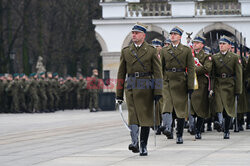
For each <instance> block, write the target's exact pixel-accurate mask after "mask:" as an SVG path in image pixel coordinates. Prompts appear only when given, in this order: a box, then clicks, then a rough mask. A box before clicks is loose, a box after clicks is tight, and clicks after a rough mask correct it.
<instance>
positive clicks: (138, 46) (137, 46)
mask: <svg viewBox="0 0 250 166" xmlns="http://www.w3.org/2000/svg"><path fill="white" fill-rule="evenodd" d="M134 45H135V47H136V48H140V47H141V45H142V44H140V45H137V44H136V43H134Z"/></svg>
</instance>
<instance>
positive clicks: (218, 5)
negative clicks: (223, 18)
mask: <svg viewBox="0 0 250 166" xmlns="http://www.w3.org/2000/svg"><path fill="white" fill-rule="evenodd" d="M195 8H196V11H195V15H196V16H205V15H241V4H240V3H239V2H237V1H217V2H216V1H203V2H196V4H195Z"/></svg>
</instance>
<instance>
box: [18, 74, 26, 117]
mask: <svg viewBox="0 0 250 166" xmlns="http://www.w3.org/2000/svg"><path fill="white" fill-rule="evenodd" d="M19 77H20V79H19V92H18V94H19V108H20V111H21V112H26V110H27V107H26V95H25V88H26V85H27V83H26V80H25V77H26V76H25V74H23V73H22V74H20V76H19Z"/></svg>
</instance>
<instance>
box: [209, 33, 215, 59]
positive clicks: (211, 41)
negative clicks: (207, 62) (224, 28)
mask: <svg viewBox="0 0 250 166" xmlns="http://www.w3.org/2000/svg"><path fill="white" fill-rule="evenodd" d="M209 34H210V43H211V52H212V55H213V54H214V51H213V47H212V45H213V40H212V32H211V31H210V33H209Z"/></svg>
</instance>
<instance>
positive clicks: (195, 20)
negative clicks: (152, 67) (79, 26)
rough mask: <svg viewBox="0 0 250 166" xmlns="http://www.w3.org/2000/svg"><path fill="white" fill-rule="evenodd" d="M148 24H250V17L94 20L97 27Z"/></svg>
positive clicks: (169, 17) (168, 17) (167, 17)
mask: <svg viewBox="0 0 250 166" xmlns="http://www.w3.org/2000/svg"><path fill="white" fill-rule="evenodd" d="M138 21H139V22H141V23H148V24H166V22H167V23H170V24H173V23H206V22H243V21H248V22H250V16H224V15H223V16H219V15H217V16H216V17H211V16H196V17H171V16H165V17H141V18H123V19H100V20H93V24H95V25H109V24H110V25H114V24H118V25H121V24H134V23H135V22H138Z"/></svg>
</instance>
